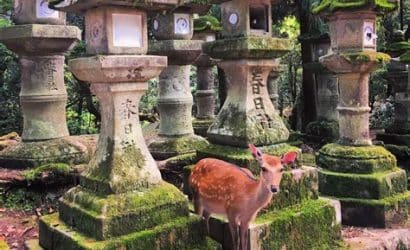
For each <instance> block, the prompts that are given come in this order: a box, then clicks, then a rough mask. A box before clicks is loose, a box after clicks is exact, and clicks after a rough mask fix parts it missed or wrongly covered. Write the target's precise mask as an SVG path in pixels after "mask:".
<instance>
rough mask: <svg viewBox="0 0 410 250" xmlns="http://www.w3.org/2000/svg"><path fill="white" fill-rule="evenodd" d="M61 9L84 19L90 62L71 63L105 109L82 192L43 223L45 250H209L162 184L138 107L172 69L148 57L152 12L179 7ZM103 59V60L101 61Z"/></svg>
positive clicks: (106, 4)
mask: <svg viewBox="0 0 410 250" xmlns="http://www.w3.org/2000/svg"><path fill="white" fill-rule="evenodd" d="M54 4H55V5H54V6H53V7H54V8H56V9H59V10H61V11H66V12H77V13H84V15H85V33H86V43H87V51H88V53H89V54H90V57H84V58H76V59H73V60H71V61H70V62H69V66H70V69H71V71H72V72H73V74H74V75H76V77H78V78H79V79H81V80H82V81H85V82H88V83H89V84H90V85H91V90H92V92H93V93H94V94H95V95H96V96H97V98H98V100H99V102H100V107H101V118H102V119H101V132H100V136H99V139H98V145H97V150H96V153H95V155H94V157H93V158H92V160H91V161H90V163H89V166H88V169H87V171H86V172H85V173H84V174H83V175H82V176H81V178H80V185H79V186H77V187H74V188H72V189H70V190H69V191H68V192H67V193H66V194H65V195H64V196H63V197H62V198H61V203H60V206H59V213H57V214H52V215H48V216H44V217H42V218H41V220H40V234H39V238H40V245H41V246H42V247H43V248H45V249H74V248H75V249H97V248H98V249H134V248H141V249H190V248H202V247H206V244H207V242H205V241H204V240H205V239H204V237H205V236H204V235H203V233H202V227H200V226H199V225H200V223H201V221H200V219H199V218H198V217H195V216H190V215H189V209H188V201H187V199H186V198H185V197H184V196H183V194H182V193H181V192H180V191H179V190H178V189H177V188H176V187H174V186H173V185H171V184H168V183H166V182H164V181H163V180H162V178H161V174H160V172H159V170H158V168H157V165H156V163H155V161H154V159H153V158H152V156H151V154H150V153H149V151H148V147H147V146H146V144H145V141H144V138H143V136H142V130H141V126H140V123H139V113H138V104H139V100H140V97H141V96H142V95H143V93H144V92H145V91H146V90H147V88H148V83H147V81H148V80H149V79H151V78H153V77H156V76H158V75H159V74H160V72H161V71H162V70H163V69H164V68H165V67H166V66H167V58H166V57H164V56H150V55H145V54H146V51H147V18H146V12H147V10H165V9H172V8H175V7H176V6H177V4H178V2H177V1H173V0H169V1H163V0H160V1H157V0H151V1H144V2H143V3H139V4H137V5H134V4H133V3H130V2H129V1H125V0H124V1H115V3H114V2H113V1H109V0H102V1H93V0H84V1H78V2H72V1H62V2H59V3H54ZM97 53H98V55H97Z"/></svg>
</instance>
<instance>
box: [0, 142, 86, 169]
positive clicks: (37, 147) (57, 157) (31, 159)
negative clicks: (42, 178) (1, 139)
mask: <svg viewBox="0 0 410 250" xmlns="http://www.w3.org/2000/svg"><path fill="white" fill-rule="evenodd" d="M89 160H90V154H89V152H88V149H87V148H84V146H83V145H78V143H73V142H71V141H70V140H66V139H64V138H61V139H54V140H47V141H40V142H20V143H18V144H15V145H13V146H10V147H7V148H5V149H4V150H2V151H1V152H0V165H2V166H7V167H8V168H30V167H37V166H41V165H44V164H48V163H56V162H59V163H66V164H72V165H77V164H84V163H88V161H89Z"/></svg>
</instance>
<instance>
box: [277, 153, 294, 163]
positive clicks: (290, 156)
mask: <svg viewBox="0 0 410 250" xmlns="http://www.w3.org/2000/svg"><path fill="white" fill-rule="evenodd" d="M297 157H298V152H287V153H285V154H284V155H282V157H281V158H280V160H281V162H282V164H285V165H289V164H292V163H294V162H295V161H296V158H297Z"/></svg>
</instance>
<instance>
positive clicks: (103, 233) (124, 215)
mask: <svg viewBox="0 0 410 250" xmlns="http://www.w3.org/2000/svg"><path fill="white" fill-rule="evenodd" d="M187 215H188V201H187V200H186V198H185V197H184V196H183V194H182V193H181V192H180V191H179V190H178V189H177V188H176V187H174V186H173V185H171V184H168V183H165V182H164V183H162V184H161V185H158V186H156V187H154V188H151V189H149V190H148V191H146V192H130V193H123V194H114V195H107V196H96V195H95V194H94V193H93V192H90V191H88V190H85V189H83V188H81V187H75V188H73V189H71V190H69V191H68V192H67V193H66V194H65V195H64V197H63V198H62V201H61V204H60V219H61V220H63V221H64V222H65V223H67V224H68V225H71V226H73V227H74V228H76V229H77V230H80V231H81V232H83V233H84V234H86V235H89V236H92V237H95V238H96V239H98V240H103V239H107V238H110V237H115V236H120V235H125V234H128V233H131V232H134V231H141V230H145V229H149V228H152V227H154V226H155V225H159V224H163V223H167V222H169V221H171V220H173V219H175V218H178V217H184V216H187Z"/></svg>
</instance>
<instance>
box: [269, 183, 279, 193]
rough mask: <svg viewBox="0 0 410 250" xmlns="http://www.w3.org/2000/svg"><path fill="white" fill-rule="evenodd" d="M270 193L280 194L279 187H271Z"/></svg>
mask: <svg viewBox="0 0 410 250" xmlns="http://www.w3.org/2000/svg"><path fill="white" fill-rule="evenodd" d="M270 191H271V192H272V193H274V194H276V193H277V192H279V187H278V186H275V185H272V186H270Z"/></svg>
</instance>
